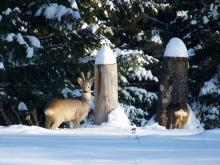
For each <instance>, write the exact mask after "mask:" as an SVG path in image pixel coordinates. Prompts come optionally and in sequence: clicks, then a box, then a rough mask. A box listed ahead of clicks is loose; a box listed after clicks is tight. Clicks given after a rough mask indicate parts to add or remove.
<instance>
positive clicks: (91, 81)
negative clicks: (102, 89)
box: [89, 77, 94, 85]
mask: <svg viewBox="0 0 220 165" xmlns="http://www.w3.org/2000/svg"><path fill="white" fill-rule="evenodd" d="M93 82H94V78H93V77H92V78H90V79H89V84H90V85H92V84H93Z"/></svg>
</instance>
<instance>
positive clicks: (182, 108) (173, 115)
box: [166, 104, 190, 129]
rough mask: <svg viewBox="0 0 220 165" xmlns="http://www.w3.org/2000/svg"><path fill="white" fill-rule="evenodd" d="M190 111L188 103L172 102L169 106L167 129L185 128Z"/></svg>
mask: <svg viewBox="0 0 220 165" xmlns="http://www.w3.org/2000/svg"><path fill="white" fill-rule="evenodd" d="M189 115H190V111H189V109H188V107H187V105H186V104H175V105H173V104H171V105H170V106H168V108H167V116H168V121H167V126H166V127H167V129H173V128H183V127H184V126H185V124H186V123H187V121H188V119H189Z"/></svg>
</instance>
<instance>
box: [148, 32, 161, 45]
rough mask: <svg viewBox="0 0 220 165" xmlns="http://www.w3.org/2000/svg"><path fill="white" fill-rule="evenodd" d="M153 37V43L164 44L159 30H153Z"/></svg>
mask: <svg viewBox="0 0 220 165" xmlns="http://www.w3.org/2000/svg"><path fill="white" fill-rule="evenodd" d="M151 33H152V37H151V39H150V40H151V41H152V42H155V43H157V44H162V40H161V38H160V34H159V31H158V30H152V32H151Z"/></svg>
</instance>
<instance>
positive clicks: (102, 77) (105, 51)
mask: <svg viewBox="0 0 220 165" xmlns="http://www.w3.org/2000/svg"><path fill="white" fill-rule="evenodd" d="M117 107H118V71H117V63H116V57H115V55H114V53H113V52H112V50H111V48H110V47H108V46H103V47H102V48H101V49H100V50H99V52H98V54H97V56H96V61H95V111H94V113H95V114H94V115H95V117H94V124H97V125H99V124H101V123H103V122H107V120H108V113H109V112H110V111H111V110H113V109H115V108H117Z"/></svg>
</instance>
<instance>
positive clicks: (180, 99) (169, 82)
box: [156, 38, 188, 126]
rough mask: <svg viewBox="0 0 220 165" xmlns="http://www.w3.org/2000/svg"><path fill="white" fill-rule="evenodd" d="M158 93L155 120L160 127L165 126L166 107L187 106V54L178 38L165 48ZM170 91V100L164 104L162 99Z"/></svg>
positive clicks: (173, 39)
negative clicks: (160, 87)
mask: <svg viewBox="0 0 220 165" xmlns="http://www.w3.org/2000/svg"><path fill="white" fill-rule="evenodd" d="M160 84H161V85H160V86H162V87H163V90H162V91H161V89H160V93H159V100H158V106H157V114H156V120H157V121H158V123H159V124H160V125H162V126H166V124H167V119H168V117H167V107H168V106H169V105H177V104H182V105H187V97H188V52H187V49H186V46H185V44H184V43H183V41H182V40H181V39H179V38H172V39H171V40H170V41H169V43H168V44H167V46H166V49H165V53H164V57H163V64H162V71H161V77H160ZM169 88H170V89H172V91H171V98H170V100H169V98H168V100H167V101H168V102H166V103H164V101H163V98H164V97H165V96H168V95H167V93H166V92H169Z"/></svg>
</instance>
